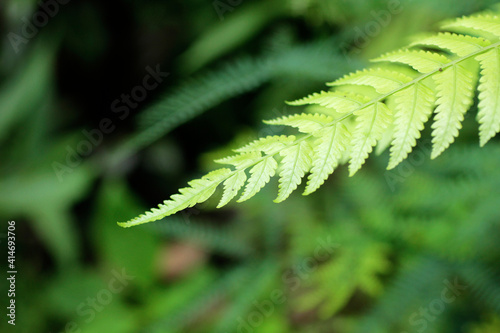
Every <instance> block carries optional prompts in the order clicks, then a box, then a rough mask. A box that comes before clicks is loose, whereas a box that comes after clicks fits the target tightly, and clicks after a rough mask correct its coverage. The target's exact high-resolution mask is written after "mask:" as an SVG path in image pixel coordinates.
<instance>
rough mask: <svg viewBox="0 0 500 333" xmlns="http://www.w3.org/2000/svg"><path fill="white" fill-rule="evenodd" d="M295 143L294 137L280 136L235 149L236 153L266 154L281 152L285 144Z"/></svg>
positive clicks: (266, 138) (269, 137)
mask: <svg viewBox="0 0 500 333" xmlns="http://www.w3.org/2000/svg"><path fill="white" fill-rule="evenodd" d="M293 141H295V136H293V135H290V136H286V135H281V136H277V135H275V136H267V137H265V138H262V139H259V140H255V141H253V142H251V143H249V144H248V145H246V146H244V147H241V148H238V149H235V152H237V153H249V152H258V151H262V152H264V153H266V154H269V153H270V152H273V151H277V150H281V149H283V148H285V147H286V144H288V143H290V142H293Z"/></svg>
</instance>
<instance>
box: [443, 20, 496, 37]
mask: <svg viewBox="0 0 500 333" xmlns="http://www.w3.org/2000/svg"><path fill="white" fill-rule="evenodd" d="M441 28H443V29H453V28H458V29H461V28H469V29H474V30H480V31H484V32H487V33H490V34H493V35H495V36H497V37H500V21H499V18H498V16H496V15H476V16H469V17H462V18H459V19H456V20H454V21H452V22H446V23H444V24H443V25H442V26H441Z"/></svg>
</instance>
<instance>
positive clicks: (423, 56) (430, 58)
mask: <svg viewBox="0 0 500 333" xmlns="http://www.w3.org/2000/svg"><path fill="white" fill-rule="evenodd" d="M372 61H375V62H378V61H390V62H400V63H403V64H406V65H409V66H411V67H413V68H414V69H415V70H417V71H419V72H420V73H428V72H431V71H433V70H435V69H436V68H438V67H441V66H443V65H444V64H446V63H448V62H450V59H448V58H446V57H445V56H443V55H441V54H438V53H434V52H429V51H427V52H426V51H413V50H399V51H396V52H391V53H387V54H385V55H383V56H381V57H380V58H376V59H374V60H372Z"/></svg>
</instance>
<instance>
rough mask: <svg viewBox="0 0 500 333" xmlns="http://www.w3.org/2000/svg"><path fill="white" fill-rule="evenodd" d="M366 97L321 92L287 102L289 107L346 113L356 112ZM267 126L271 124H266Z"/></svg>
mask: <svg viewBox="0 0 500 333" xmlns="http://www.w3.org/2000/svg"><path fill="white" fill-rule="evenodd" d="M369 101H370V99H369V98H368V97H365V96H362V95H358V94H354V93H349V92H339V91H329V92H325V91H322V92H321V93H314V94H312V95H309V96H307V97H305V98H302V99H299V100H297V101H293V102H288V104H290V105H305V104H318V105H321V106H324V107H326V108H332V109H335V110H336V111H337V112H342V113H347V112H351V111H352V110H356V109H357V108H359V107H360V106H361V105H363V104H365V103H368V102H369ZM268 124H271V123H270V122H268Z"/></svg>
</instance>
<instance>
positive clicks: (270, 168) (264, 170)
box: [238, 156, 278, 202]
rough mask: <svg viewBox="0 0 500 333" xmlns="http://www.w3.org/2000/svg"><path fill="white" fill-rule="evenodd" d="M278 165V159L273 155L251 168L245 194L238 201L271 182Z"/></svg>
mask: <svg viewBox="0 0 500 333" xmlns="http://www.w3.org/2000/svg"><path fill="white" fill-rule="evenodd" d="M277 167H278V163H276V160H275V159H274V158H273V157H272V156H268V157H265V158H264V159H263V160H262V161H260V162H259V163H257V164H256V165H255V166H254V167H253V168H252V169H251V170H250V174H251V176H250V179H249V180H248V183H247V185H246V187H245V191H244V192H243V195H242V196H241V197H240V198H239V199H238V202H243V201H245V200H248V199H250V198H251V197H253V196H254V195H255V194H256V193H257V192H259V191H260V189H261V188H263V187H264V185H266V184H267V183H268V182H269V179H271V177H272V176H274V173H275V172H276V168H277Z"/></svg>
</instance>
